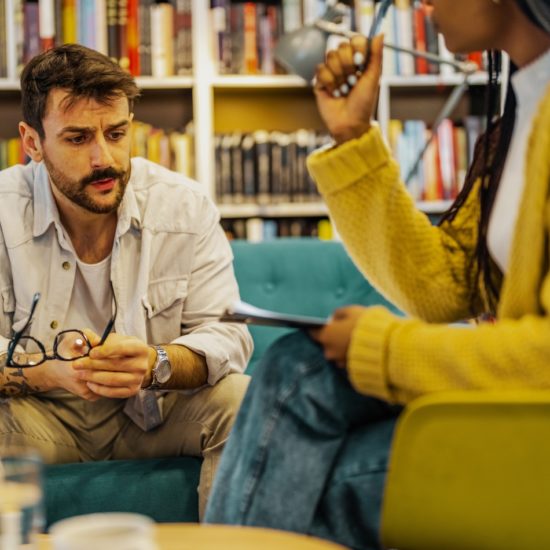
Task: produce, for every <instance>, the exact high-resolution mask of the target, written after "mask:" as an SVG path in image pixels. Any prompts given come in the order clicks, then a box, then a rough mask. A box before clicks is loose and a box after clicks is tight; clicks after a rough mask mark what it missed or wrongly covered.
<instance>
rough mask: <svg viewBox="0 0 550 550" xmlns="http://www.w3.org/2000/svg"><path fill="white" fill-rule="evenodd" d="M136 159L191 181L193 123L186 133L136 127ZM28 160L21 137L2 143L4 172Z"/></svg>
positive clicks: (0, 152)
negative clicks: (141, 159) (158, 165)
mask: <svg viewBox="0 0 550 550" xmlns="http://www.w3.org/2000/svg"><path fill="white" fill-rule="evenodd" d="M132 132H133V139H132V151H131V155H132V156H133V157H144V158H147V159H149V160H152V161H153V162H156V163H157V164H160V165H162V166H165V167H166V168H170V169H172V170H175V171H177V172H179V173H181V174H184V175H185V176H188V177H190V178H192V177H193V174H194V145H193V144H194V139H193V136H194V132H193V124H192V123H189V124H188V125H187V126H186V128H185V129H184V130H182V131H169V132H167V131H164V130H161V129H159V128H155V127H154V126H152V125H150V124H146V123H144V122H139V121H135V122H134V123H133V124H132ZM27 160H28V159H27V157H26V156H25V152H24V151H23V147H22V144H21V139H20V138H18V137H14V138H10V139H3V140H0V170H3V169H4V168H8V167H9V166H14V165H15V164H24V163H25V162H27Z"/></svg>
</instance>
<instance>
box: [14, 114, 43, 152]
mask: <svg viewBox="0 0 550 550" xmlns="http://www.w3.org/2000/svg"><path fill="white" fill-rule="evenodd" d="M19 135H20V136H21V141H22V143H23V149H24V151H25V153H27V155H28V156H29V157H30V158H31V159H32V160H34V161H35V162H40V161H41V160H42V158H43V155H42V144H41V143H40V136H39V135H38V132H37V131H36V130H35V129H34V128H32V127H31V126H29V125H28V124H27V123H26V122H20V123H19Z"/></svg>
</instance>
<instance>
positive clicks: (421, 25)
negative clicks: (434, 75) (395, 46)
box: [413, 4, 429, 74]
mask: <svg viewBox="0 0 550 550" xmlns="http://www.w3.org/2000/svg"><path fill="white" fill-rule="evenodd" d="M425 20H426V12H425V10H424V5H423V4H415V7H414V14H413V25H414V42H415V44H414V46H415V49H417V50H418V51H420V52H426V51H427V47H426V21H425ZM415 70H416V74H428V73H429V69H428V61H427V60H426V59H423V58H421V57H417V58H415Z"/></svg>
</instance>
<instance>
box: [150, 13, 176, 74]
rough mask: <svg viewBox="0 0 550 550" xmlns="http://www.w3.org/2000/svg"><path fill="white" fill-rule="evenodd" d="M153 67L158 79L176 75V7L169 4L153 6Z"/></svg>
mask: <svg viewBox="0 0 550 550" xmlns="http://www.w3.org/2000/svg"><path fill="white" fill-rule="evenodd" d="M151 65H152V72H153V76H155V77H157V78H165V77H167V76H173V75H174V6H172V4H170V3H169V2H158V3H155V4H152V5H151Z"/></svg>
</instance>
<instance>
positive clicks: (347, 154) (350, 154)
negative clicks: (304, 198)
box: [307, 125, 391, 195]
mask: <svg viewBox="0 0 550 550" xmlns="http://www.w3.org/2000/svg"><path fill="white" fill-rule="evenodd" d="M390 158H391V153H390V150H389V149H388V146H387V145H386V143H385V141H384V139H383V137H382V134H381V132H380V128H379V127H378V126H377V125H373V126H371V128H370V130H369V131H368V132H366V133H365V134H363V135H362V136H361V137H360V138H358V139H351V140H349V141H346V142H345V143H343V144H342V145H339V146H338V147H332V148H330V149H321V150H318V151H316V152H314V153H312V154H311V155H310V156H309V157H308V160H307V166H308V170H309V172H310V174H311V176H312V177H313V179H314V180H315V182H316V183H317V187H318V188H319V191H320V192H321V193H322V194H323V195H327V194H330V193H334V192H337V191H339V190H341V189H344V188H345V187H347V186H348V185H352V184H353V183H355V182H356V181H357V180H358V179H360V178H362V177H364V176H365V174H368V175H372V174H373V173H374V172H375V171H376V170H378V169H380V168H381V167H382V166H384V165H385V164H386V163H387V162H388V161H389V160H390Z"/></svg>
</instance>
